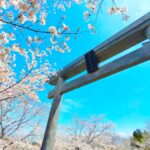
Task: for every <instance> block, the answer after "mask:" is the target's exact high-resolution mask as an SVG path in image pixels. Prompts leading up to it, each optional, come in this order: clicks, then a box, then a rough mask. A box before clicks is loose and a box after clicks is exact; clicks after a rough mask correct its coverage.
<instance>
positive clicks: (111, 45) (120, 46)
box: [41, 12, 150, 150]
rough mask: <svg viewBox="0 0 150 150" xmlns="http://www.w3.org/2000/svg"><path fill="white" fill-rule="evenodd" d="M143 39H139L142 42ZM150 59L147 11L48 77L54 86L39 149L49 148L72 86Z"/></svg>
mask: <svg viewBox="0 0 150 150" xmlns="http://www.w3.org/2000/svg"><path fill="white" fill-rule="evenodd" d="M145 40H146V42H143V41H145ZM141 42H143V43H142V46H141V48H138V49H136V50H134V51H133V52H130V53H129V54H126V55H124V56H122V57H120V58H117V59H115V60H113V61H111V62H109V63H107V64H105V65H103V66H101V67H100V68H99V67H98V64H99V63H101V62H103V61H105V60H107V59H109V58H111V57H112V56H115V55H116V54H119V53H120V52H123V51H125V50H127V49H128V48H131V47H133V46H135V45H137V44H139V43H141ZM147 60H150V12H149V13H147V14H146V15H144V16H143V17H141V18H140V19H138V20H137V21H135V22H134V23H132V24H131V25H129V26H127V27H126V28H124V29H123V30H121V31H120V32H118V33H117V34H115V35H114V36H112V37H110V38H109V39H108V40H106V41H105V42H103V43H102V44H100V45H98V46H97V47H96V48H94V49H93V50H92V51H90V52H88V53H87V54H85V55H83V56H81V57H79V58H78V59H76V60H75V61H73V62H72V63H70V64H69V65H67V66H66V67H64V69H63V70H61V71H60V72H59V73H58V76H57V77H53V78H51V79H50V80H49V81H48V83H49V84H52V85H55V89H54V90H53V91H51V92H50V93H49V95H48V98H54V100H53V103H52V107H51V111H50V115H49V118H48V122H47V127H46V131H45V135H44V139H43V143H42V147H41V150H53V148H54V143H55V135H56V128H57V122H58V117H59V111H60V107H61V98H62V95H63V94H64V93H66V92H69V91H72V90H74V89H76V88H79V87H81V86H84V85H86V84H89V83H91V82H94V81H96V80H99V79H102V78H105V77H107V76H110V75H112V74H115V73H117V72H120V71H122V70H125V69H127V68H130V67H133V66H135V65H138V64H140V63H143V62H145V61H147ZM85 70H87V74H85V75H82V76H80V77H77V78H76V79H73V80H71V81H69V82H66V80H67V79H69V78H72V77H74V76H76V75H77V74H79V73H81V72H83V71H85Z"/></svg>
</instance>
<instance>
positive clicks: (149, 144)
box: [130, 129, 150, 150]
mask: <svg viewBox="0 0 150 150" xmlns="http://www.w3.org/2000/svg"><path fill="white" fill-rule="evenodd" d="M130 141H131V147H132V148H136V149H140V150H150V134H149V133H148V132H147V131H146V130H144V131H141V130H140V129H137V130H135V131H134V132H133V136H132V137H131V139H130Z"/></svg>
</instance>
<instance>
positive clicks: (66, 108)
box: [61, 99, 82, 113]
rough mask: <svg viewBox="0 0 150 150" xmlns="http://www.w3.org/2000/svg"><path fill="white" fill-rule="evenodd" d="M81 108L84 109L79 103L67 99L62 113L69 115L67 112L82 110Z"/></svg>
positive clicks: (63, 103) (63, 104)
mask: <svg viewBox="0 0 150 150" xmlns="http://www.w3.org/2000/svg"><path fill="white" fill-rule="evenodd" d="M81 107H82V104H81V103H78V102H76V101H75V100H72V99H65V100H64V101H63V102H62V108H61V111H62V112H65V113H67V112H71V111H72V110H74V109H78V108H81Z"/></svg>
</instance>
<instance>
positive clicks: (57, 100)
mask: <svg viewBox="0 0 150 150" xmlns="http://www.w3.org/2000/svg"><path fill="white" fill-rule="evenodd" d="M63 85H64V80H63V79H62V78H59V79H58V82H57V86H56V88H55V95H54V100H53V104H52V107H51V111H50V115H49V118H48V122H47V126H46V130H45V134H44V139H43V143H42V147H41V150H53V149H54V144H55V135H56V128H57V122H58V117H59V112H60V106H61V98H62V95H61V94H60V91H61V90H62V88H63Z"/></svg>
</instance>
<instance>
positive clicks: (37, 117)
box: [0, 100, 47, 149]
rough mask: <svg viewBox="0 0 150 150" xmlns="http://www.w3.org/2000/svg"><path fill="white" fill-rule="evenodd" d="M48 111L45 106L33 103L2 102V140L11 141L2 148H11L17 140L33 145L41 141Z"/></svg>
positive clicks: (0, 126)
mask: <svg viewBox="0 0 150 150" xmlns="http://www.w3.org/2000/svg"><path fill="white" fill-rule="evenodd" d="M46 110H47V107H46V106H45V105H44V104H43V105H42V104H36V103H35V102H33V101H30V102H27V101H26V100H25V101H19V100H15V101H12V102H10V101H9V102H6V101H3V102H0V139H3V140H7V141H9V142H7V144H5V145H1V148H3V149H6V148H7V147H9V148H10V147H11V146H12V145H13V144H15V141H16V140H17V141H28V142H31V143H32V142H38V141H39V140H41V136H42V135H43V132H42V130H41V128H42V127H43V124H42V123H43V122H44V120H45V119H46V118H47V117H46V113H45V112H46ZM43 115H44V116H45V118H44V119H43V117H42V116H43Z"/></svg>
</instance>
